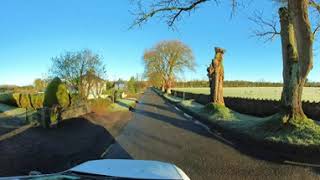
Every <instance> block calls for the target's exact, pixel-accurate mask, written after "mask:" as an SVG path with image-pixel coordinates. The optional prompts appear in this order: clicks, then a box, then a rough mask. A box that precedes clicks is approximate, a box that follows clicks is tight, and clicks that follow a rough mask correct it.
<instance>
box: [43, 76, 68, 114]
mask: <svg viewBox="0 0 320 180" xmlns="http://www.w3.org/2000/svg"><path fill="white" fill-rule="evenodd" d="M55 105H60V106H61V107H64V108H65V107H68V106H69V105H70V96H69V92H68V88H67V86H66V85H65V84H64V83H62V81H61V80H60V78H58V77H56V78H54V79H53V80H52V81H51V82H50V83H49V84H48V86H47V89H46V91H45V94H44V106H46V107H53V106H55Z"/></svg>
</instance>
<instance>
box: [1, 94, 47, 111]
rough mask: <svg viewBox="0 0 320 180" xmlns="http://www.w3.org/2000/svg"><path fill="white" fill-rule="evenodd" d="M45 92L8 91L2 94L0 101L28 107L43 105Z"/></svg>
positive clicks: (37, 107) (40, 106)
mask: <svg viewBox="0 0 320 180" xmlns="http://www.w3.org/2000/svg"><path fill="white" fill-rule="evenodd" d="M43 99H44V94H40V93H39V94H23V93H7V94H1V95H0V103H3V104H7V105H10V106H16V107H20V108H28V109H40V108H42V107H43Z"/></svg>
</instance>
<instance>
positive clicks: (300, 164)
mask: <svg viewBox="0 0 320 180" xmlns="http://www.w3.org/2000/svg"><path fill="white" fill-rule="evenodd" d="M284 163H286V164H291V165H297V166H308V167H317V168H318V167H320V165H319V164H310V163H301V162H294V161H287V160H286V161H284Z"/></svg>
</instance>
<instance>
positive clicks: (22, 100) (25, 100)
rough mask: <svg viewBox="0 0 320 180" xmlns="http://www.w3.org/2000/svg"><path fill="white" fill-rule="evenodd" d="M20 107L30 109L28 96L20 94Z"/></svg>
mask: <svg viewBox="0 0 320 180" xmlns="http://www.w3.org/2000/svg"><path fill="white" fill-rule="evenodd" d="M20 107H22V108H32V106H31V101H30V95H29V94H21V97H20Z"/></svg>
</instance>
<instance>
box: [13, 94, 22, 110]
mask: <svg viewBox="0 0 320 180" xmlns="http://www.w3.org/2000/svg"><path fill="white" fill-rule="evenodd" d="M12 98H13V99H14V101H15V105H16V106H17V107H21V105H20V98H21V94H20V93H13V94H12Z"/></svg>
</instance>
